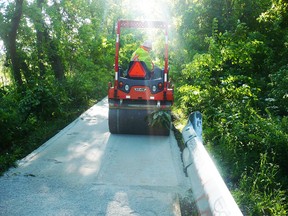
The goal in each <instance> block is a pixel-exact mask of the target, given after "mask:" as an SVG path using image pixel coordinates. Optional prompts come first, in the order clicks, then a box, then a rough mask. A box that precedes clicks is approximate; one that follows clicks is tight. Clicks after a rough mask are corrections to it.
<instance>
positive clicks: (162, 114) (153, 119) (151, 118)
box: [147, 110, 171, 129]
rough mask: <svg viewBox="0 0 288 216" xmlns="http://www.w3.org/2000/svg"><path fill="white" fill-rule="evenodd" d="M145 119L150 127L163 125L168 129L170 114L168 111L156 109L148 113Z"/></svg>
mask: <svg viewBox="0 0 288 216" xmlns="http://www.w3.org/2000/svg"><path fill="white" fill-rule="evenodd" d="M147 121H148V124H149V126H150V127H164V128H167V129H170V125H171V115H170V113H169V112H168V111H163V110H157V111H154V112H152V113H151V114H149V115H148V117H147Z"/></svg>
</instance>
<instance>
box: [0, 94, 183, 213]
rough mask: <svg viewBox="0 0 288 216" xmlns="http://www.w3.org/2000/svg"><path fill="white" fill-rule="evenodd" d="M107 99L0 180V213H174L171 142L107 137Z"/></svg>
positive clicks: (176, 177)
mask: <svg viewBox="0 0 288 216" xmlns="http://www.w3.org/2000/svg"><path fill="white" fill-rule="evenodd" d="M107 118H108V104H107V98H106V99H104V100H103V101H101V102H99V103H98V104H96V105H95V106H93V107H92V108H90V109H89V110H87V111H86V112H85V113H83V114H82V115H81V116H80V117H79V118H77V119H76V120H75V121H74V122H72V123H71V124H70V125H68V126H67V127H66V128H64V129H63V130H62V131H61V132H59V133H58V134H57V135H56V136H54V137H53V138H51V139H50V140H49V141H47V142H46V143H45V144H44V145H42V146H41V147H40V148H38V149H37V150H35V151H34V152H32V153H31V154H30V155H28V156H27V157H26V158H24V159H23V160H21V161H19V166H18V167H17V168H15V169H10V170H9V171H8V172H6V173H5V174H4V176H2V177H1V178H0V215H5V216H6V215H7V216H13V215H15V216H16V215H17V216H19V215H25V216H29V215H35V216H38V215H41V216H42V215H77V216H78V215H109V216H110V215H115V216H116V215H117V216H118V215H145V216H149V215H161V216H162V215H180V214H181V213H180V208H179V200H178V196H179V195H181V194H183V193H185V191H186V190H187V186H186V181H187V180H186V179H185V176H184V174H183V171H182V170H183V168H182V163H181V158H180V151H179V148H178V146H177V143H176V140H175V137H174V135H173V133H172V132H171V134H170V136H168V137H165V136H137V135H111V134H110V133H109V130H108V120H107Z"/></svg>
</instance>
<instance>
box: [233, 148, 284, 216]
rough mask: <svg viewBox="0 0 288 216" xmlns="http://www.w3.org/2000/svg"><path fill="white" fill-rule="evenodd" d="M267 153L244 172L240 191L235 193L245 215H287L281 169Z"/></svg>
mask: <svg viewBox="0 0 288 216" xmlns="http://www.w3.org/2000/svg"><path fill="white" fill-rule="evenodd" d="M268 158H269V157H268V156H267V154H266V153H264V154H260V159H259V161H257V162H255V164H253V166H251V167H250V168H249V170H246V171H245V172H243V174H242V177H241V181H240V184H239V189H238V190H237V191H236V192H235V193H234V195H235V197H236V199H237V200H238V201H239V202H240V203H241V206H242V209H243V213H244V214H245V215H279V216H280V215H287V213H288V212H287V208H288V206H287V200H286V192H285V191H284V190H283V189H282V187H281V184H280V183H278V181H277V180H278V179H277V174H278V170H279V167H278V166H277V165H275V164H274V163H273V161H269V159H268Z"/></svg>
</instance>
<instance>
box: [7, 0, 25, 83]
mask: <svg viewBox="0 0 288 216" xmlns="http://www.w3.org/2000/svg"><path fill="white" fill-rule="evenodd" d="M22 8H23V0H16V7H15V11H14V14H13V17H12V20H11V29H10V31H9V33H8V38H7V40H8V41H7V42H8V52H9V56H10V58H11V62H12V69H13V77H14V79H15V82H16V84H17V85H19V86H21V85H22V84H23V81H22V77H21V71H20V68H21V61H20V57H19V55H18V54H17V48H16V38H17V30H18V28H19V24H20V20H21V16H22Z"/></svg>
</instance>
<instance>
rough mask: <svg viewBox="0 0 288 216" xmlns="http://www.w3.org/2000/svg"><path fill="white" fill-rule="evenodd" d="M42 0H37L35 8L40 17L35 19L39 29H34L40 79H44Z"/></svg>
mask: <svg viewBox="0 0 288 216" xmlns="http://www.w3.org/2000/svg"><path fill="white" fill-rule="evenodd" d="M43 3H44V0H37V7H38V10H39V15H40V17H37V18H36V23H37V24H39V25H40V26H41V28H38V29H36V36H37V55H38V66H39V71H40V72H39V73H40V77H44V76H45V73H46V69H45V66H44V64H43V62H44V50H43V46H44V29H45V27H44V23H43V16H42V4H43Z"/></svg>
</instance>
